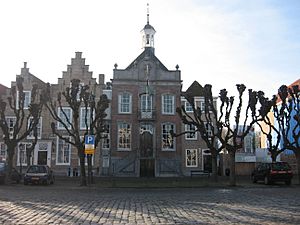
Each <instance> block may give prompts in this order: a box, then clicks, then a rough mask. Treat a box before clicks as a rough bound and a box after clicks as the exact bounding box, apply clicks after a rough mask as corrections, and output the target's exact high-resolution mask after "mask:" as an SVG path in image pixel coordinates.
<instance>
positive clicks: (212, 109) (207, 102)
mask: <svg viewBox="0 0 300 225" xmlns="http://www.w3.org/2000/svg"><path fill="white" fill-rule="evenodd" d="M203 95H204V108H201V106H200V105H196V104H195V97H196V96H194V95H193V93H192V92H186V93H184V94H183V96H184V97H185V99H186V100H187V101H188V102H189V104H190V106H191V107H192V110H193V112H192V113H189V112H186V110H185V107H184V106H182V107H178V108H177V113H178V115H179V116H180V118H181V120H182V122H183V123H184V124H187V125H192V126H194V127H195V130H193V131H185V132H182V133H180V134H176V136H180V135H183V134H186V133H192V132H198V133H199V134H200V136H201V138H202V139H203V140H204V142H205V143H206V145H207V147H208V148H209V150H210V152H211V157H212V178H213V180H214V181H215V182H216V181H217V177H218V171H217V170H218V169H217V157H218V154H219V153H220V152H221V151H222V149H223V148H224V146H223V145H218V144H217V135H216V134H215V132H217V131H218V128H217V127H216V126H217V124H219V123H220V121H217V119H218V118H217V117H216V116H217V111H216V101H215V98H214V97H213V95H212V92H211V85H208V84H207V85H205V86H204V88H203Z"/></svg>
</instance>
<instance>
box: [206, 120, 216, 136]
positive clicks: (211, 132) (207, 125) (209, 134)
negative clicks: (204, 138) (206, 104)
mask: <svg viewBox="0 0 300 225" xmlns="http://www.w3.org/2000/svg"><path fill="white" fill-rule="evenodd" d="M209 124H210V123H208V122H206V123H205V124H204V126H205V131H206V134H207V135H208V137H212V136H213V135H214V134H213V130H211V127H210V125H209ZM212 126H213V124H212Z"/></svg>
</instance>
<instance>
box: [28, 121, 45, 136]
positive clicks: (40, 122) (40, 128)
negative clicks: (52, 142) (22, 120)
mask: <svg viewBox="0 0 300 225" xmlns="http://www.w3.org/2000/svg"><path fill="white" fill-rule="evenodd" d="M32 119H33V118H30V119H29V122H28V127H29V124H30V122H31V121H32ZM41 137H42V117H40V118H39V122H38V124H37V138H38V139H41ZM27 139H34V134H33V131H31V132H30V134H29V135H28V136H27Z"/></svg>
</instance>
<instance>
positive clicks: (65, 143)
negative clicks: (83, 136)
mask: <svg viewBox="0 0 300 225" xmlns="http://www.w3.org/2000/svg"><path fill="white" fill-rule="evenodd" d="M70 138H71V137H69V139H70ZM60 140H61V141H62V142H63V143H62V144H63V146H65V145H68V148H69V150H68V151H69V155H68V157H69V162H59V161H58V159H59V158H58V152H59V151H60V148H59V145H60V143H59V141H60ZM62 151H63V157H65V154H64V152H65V151H64V150H63V149H62ZM71 152H72V146H71V144H69V143H67V142H66V141H65V140H63V139H60V138H59V137H57V141H56V165H71V155H72V154H71Z"/></svg>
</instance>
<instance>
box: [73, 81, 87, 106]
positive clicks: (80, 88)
mask: <svg viewBox="0 0 300 225" xmlns="http://www.w3.org/2000/svg"><path fill="white" fill-rule="evenodd" d="M83 86H84V83H79V85H78V88H79V90H78V92H77V94H76V100H77V101H79V100H80V93H81V90H82V88H83ZM71 88H72V82H70V94H71V90H72V89H71Z"/></svg>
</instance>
